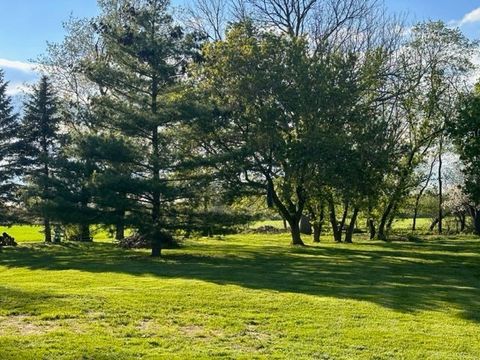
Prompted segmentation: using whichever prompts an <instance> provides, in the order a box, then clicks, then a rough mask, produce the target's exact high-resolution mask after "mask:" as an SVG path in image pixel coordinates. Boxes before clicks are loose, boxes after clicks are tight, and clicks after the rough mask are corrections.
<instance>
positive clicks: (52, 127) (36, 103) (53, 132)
mask: <svg viewBox="0 0 480 360" xmlns="http://www.w3.org/2000/svg"><path fill="white" fill-rule="evenodd" d="M24 109H25V114H24V116H23V119H22V122H21V129H20V134H21V135H20V136H21V150H20V152H21V165H22V167H23V175H24V180H25V181H26V183H27V187H26V190H27V191H26V195H27V198H28V200H29V205H30V206H31V209H32V210H33V211H34V213H36V214H37V215H39V216H41V217H42V218H43V225H44V227H45V241H46V242H51V241H52V231H51V225H50V217H49V216H48V213H47V211H46V206H48V203H49V201H50V200H51V199H52V192H51V190H52V188H51V186H52V184H51V179H52V171H53V169H54V164H55V161H56V158H57V155H58V150H59V144H60V137H61V136H60V132H59V127H60V116H59V109H58V107H57V98H56V95H55V93H54V92H53V89H52V85H51V83H50V81H49V79H48V77H46V76H42V78H41V79H40V81H39V83H38V84H37V85H36V86H34V87H33V89H32V93H31V94H29V95H28V98H27V100H26V102H25V104H24Z"/></svg>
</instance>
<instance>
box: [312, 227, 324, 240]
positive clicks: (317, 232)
mask: <svg viewBox="0 0 480 360" xmlns="http://www.w3.org/2000/svg"><path fill="white" fill-rule="evenodd" d="M321 234H322V226H321V225H320V224H318V223H315V224H313V242H314V243H319V242H320V236H321Z"/></svg>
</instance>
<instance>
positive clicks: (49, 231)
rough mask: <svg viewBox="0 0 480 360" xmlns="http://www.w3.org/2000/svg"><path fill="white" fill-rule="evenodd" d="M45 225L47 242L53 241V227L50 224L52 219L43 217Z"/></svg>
mask: <svg viewBox="0 0 480 360" xmlns="http://www.w3.org/2000/svg"><path fill="white" fill-rule="evenodd" d="M43 226H44V228H45V242H47V243H51V242H52V227H51V225H50V219H49V218H44V219H43Z"/></svg>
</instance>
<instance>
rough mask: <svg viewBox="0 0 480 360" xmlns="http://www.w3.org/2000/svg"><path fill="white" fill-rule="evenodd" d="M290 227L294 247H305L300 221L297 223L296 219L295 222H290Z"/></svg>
mask: <svg viewBox="0 0 480 360" xmlns="http://www.w3.org/2000/svg"><path fill="white" fill-rule="evenodd" d="M289 225H290V233H291V235H292V245H299V246H305V244H304V243H303V241H302V236H301V234H300V226H299V220H296V221H295V219H293V221H291V222H290V221H289Z"/></svg>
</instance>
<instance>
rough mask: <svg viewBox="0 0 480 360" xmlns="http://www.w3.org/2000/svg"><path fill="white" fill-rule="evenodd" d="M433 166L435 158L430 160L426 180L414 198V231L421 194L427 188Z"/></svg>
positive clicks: (413, 229)
mask: <svg viewBox="0 0 480 360" xmlns="http://www.w3.org/2000/svg"><path fill="white" fill-rule="evenodd" d="M434 166H435V159H433V161H432V164H431V165H430V171H429V173H428V176H427V180H426V181H425V184H424V185H423V187H422V188H421V189H420V192H419V193H418V195H417V197H416V199H415V208H414V212H413V222H412V231H416V230H417V217H418V209H419V207H420V200H421V198H422V196H423V193H424V192H425V190H426V189H427V187H428V185H429V184H430V180H431V179H432V175H433V168H434Z"/></svg>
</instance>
